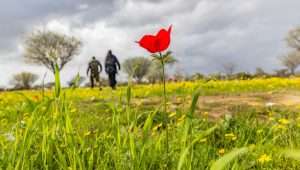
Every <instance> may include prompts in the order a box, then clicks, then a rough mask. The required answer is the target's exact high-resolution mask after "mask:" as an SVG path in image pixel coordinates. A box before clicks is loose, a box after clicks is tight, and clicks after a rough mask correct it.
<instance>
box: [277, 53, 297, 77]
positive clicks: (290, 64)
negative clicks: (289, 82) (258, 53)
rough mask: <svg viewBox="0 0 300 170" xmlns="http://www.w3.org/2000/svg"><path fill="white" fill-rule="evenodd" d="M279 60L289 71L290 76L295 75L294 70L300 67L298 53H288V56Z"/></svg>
mask: <svg viewBox="0 0 300 170" xmlns="http://www.w3.org/2000/svg"><path fill="white" fill-rule="evenodd" d="M280 60H281V63H282V65H283V66H285V67H286V68H287V69H288V70H289V71H290V74H291V75H295V70H296V69H297V67H298V66H299V65H300V52H298V51H293V52H290V53H289V54H287V55H284V56H282V57H281V58H280Z"/></svg>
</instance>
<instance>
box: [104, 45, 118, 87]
mask: <svg viewBox="0 0 300 170" xmlns="http://www.w3.org/2000/svg"><path fill="white" fill-rule="evenodd" d="M117 67H118V69H117ZM120 69H121V66H120V63H119V61H118V59H117V57H116V56H115V55H114V54H113V53H112V51H111V50H108V53H107V55H106V58H105V72H106V73H107V74H108V79H109V86H110V87H111V88H112V89H116V84H117V80H116V74H117V73H118V70H120Z"/></svg>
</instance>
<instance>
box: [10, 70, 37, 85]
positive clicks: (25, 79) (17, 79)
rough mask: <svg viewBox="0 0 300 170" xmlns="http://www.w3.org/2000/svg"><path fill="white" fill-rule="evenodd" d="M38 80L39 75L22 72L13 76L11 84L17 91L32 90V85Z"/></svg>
mask: <svg viewBox="0 0 300 170" xmlns="http://www.w3.org/2000/svg"><path fill="white" fill-rule="evenodd" d="M37 79H38V75H36V74H33V73H30V72H21V73H18V74H15V75H13V78H12V80H11V84H12V85H14V87H15V88H17V89H30V88H31V86H32V84H33V83H34V82H35V81H36V80H37Z"/></svg>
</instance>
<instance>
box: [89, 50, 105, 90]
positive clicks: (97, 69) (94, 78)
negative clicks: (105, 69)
mask: <svg viewBox="0 0 300 170" xmlns="http://www.w3.org/2000/svg"><path fill="white" fill-rule="evenodd" d="M89 72H90V81H91V88H94V85H95V84H96V83H97V82H98V83H99V87H100V90H101V84H100V73H101V72H102V65H101V63H100V61H98V60H97V59H96V57H95V56H93V57H92V60H91V61H90V62H89V65H88V69H87V71H86V74H87V75H89Z"/></svg>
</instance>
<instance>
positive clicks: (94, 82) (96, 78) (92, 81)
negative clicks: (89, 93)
mask: <svg viewBox="0 0 300 170" xmlns="http://www.w3.org/2000/svg"><path fill="white" fill-rule="evenodd" d="M90 81H91V88H94V86H95V84H96V83H97V82H99V85H100V81H99V76H97V75H94V76H91V77H90Z"/></svg>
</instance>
